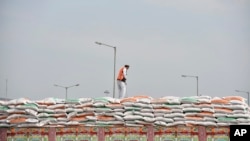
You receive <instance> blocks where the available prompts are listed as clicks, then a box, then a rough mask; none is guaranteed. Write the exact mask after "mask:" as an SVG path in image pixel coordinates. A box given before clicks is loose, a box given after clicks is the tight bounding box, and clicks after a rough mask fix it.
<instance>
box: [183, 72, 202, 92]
mask: <svg viewBox="0 0 250 141" xmlns="http://www.w3.org/2000/svg"><path fill="white" fill-rule="evenodd" d="M181 76H182V77H193V78H196V81H197V96H199V86H198V85H199V77H198V76H193V75H181Z"/></svg>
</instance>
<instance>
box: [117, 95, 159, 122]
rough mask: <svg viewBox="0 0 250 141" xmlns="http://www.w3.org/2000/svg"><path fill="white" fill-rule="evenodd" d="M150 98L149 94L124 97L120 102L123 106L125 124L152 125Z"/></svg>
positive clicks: (152, 115)
mask: <svg viewBox="0 0 250 141" xmlns="http://www.w3.org/2000/svg"><path fill="white" fill-rule="evenodd" d="M151 100H152V98H151V97H149V96H134V97H129V98H124V99H122V100H121V104H122V105H123V106H124V110H125V111H124V117H123V119H124V121H125V125H126V126H144V125H152V124H153V122H154V114H153V107H152V105H151V104H150V101H151Z"/></svg>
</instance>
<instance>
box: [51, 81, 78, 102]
mask: <svg viewBox="0 0 250 141" xmlns="http://www.w3.org/2000/svg"><path fill="white" fill-rule="evenodd" d="M79 85H80V84H76V85H72V86H68V87H65V86H60V85H57V84H54V86H55V87H61V88H65V90H66V95H65V99H68V88H71V87H76V86H79Z"/></svg>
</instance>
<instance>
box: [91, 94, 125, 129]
mask: <svg viewBox="0 0 250 141" xmlns="http://www.w3.org/2000/svg"><path fill="white" fill-rule="evenodd" d="M93 108H94V112H95V115H94V116H88V117H87V119H89V120H90V119H93V120H95V122H96V125H97V126H112V125H117V124H118V125H119V124H122V125H123V124H124V121H123V119H122V118H121V116H123V114H122V111H123V106H122V105H121V104H120V100H118V99H113V98H110V97H103V98H95V99H94V101H93ZM115 109H117V110H115Z"/></svg>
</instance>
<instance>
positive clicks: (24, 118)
mask: <svg viewBox="0 0 250 141" xmlns="http://www.w3.org/2000/svg"><path fill="white" fill-rule="evenodd" d="M37 113H38V105H37V104H36V103H34V102H32V101H30V100H28V99H25V98H20V99H14V100H11V101H8V102H4V101H2V102H1V105H0V119H1V122H0V126H1V127H10V126H17V127H23V126H39V120H38V119H37Z"/></svg>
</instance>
